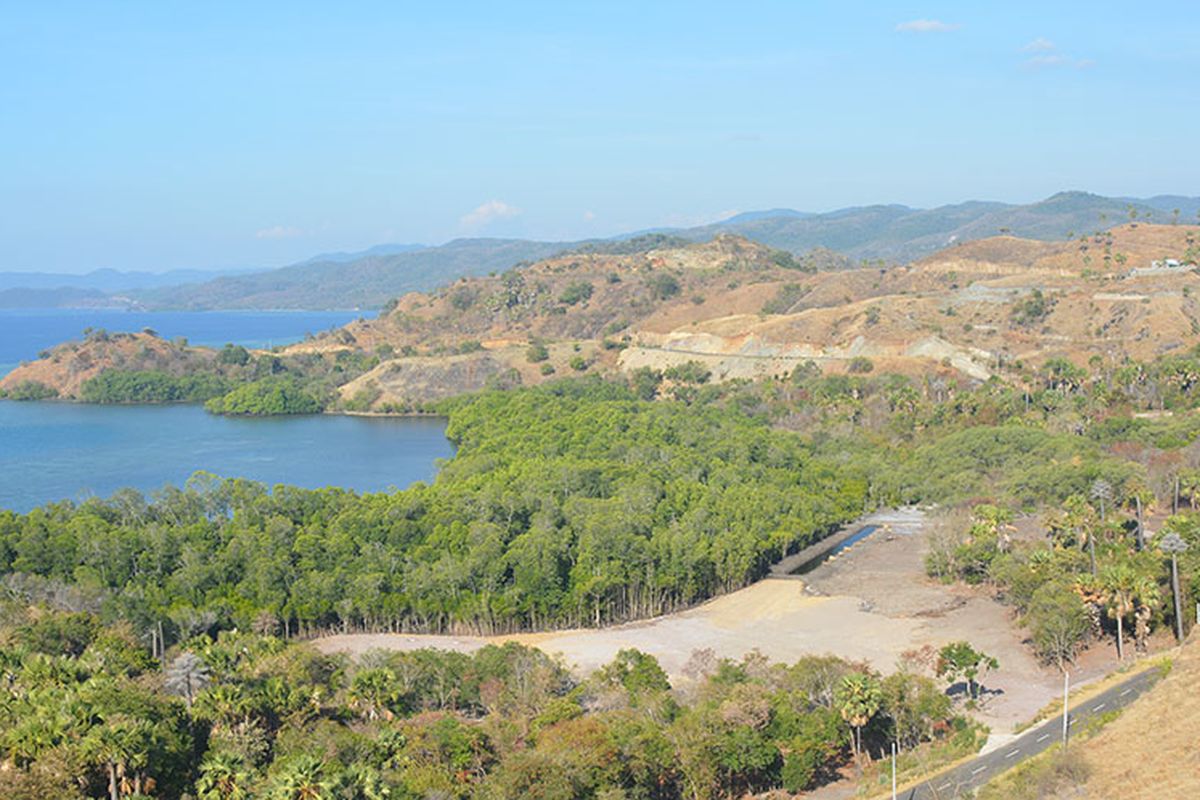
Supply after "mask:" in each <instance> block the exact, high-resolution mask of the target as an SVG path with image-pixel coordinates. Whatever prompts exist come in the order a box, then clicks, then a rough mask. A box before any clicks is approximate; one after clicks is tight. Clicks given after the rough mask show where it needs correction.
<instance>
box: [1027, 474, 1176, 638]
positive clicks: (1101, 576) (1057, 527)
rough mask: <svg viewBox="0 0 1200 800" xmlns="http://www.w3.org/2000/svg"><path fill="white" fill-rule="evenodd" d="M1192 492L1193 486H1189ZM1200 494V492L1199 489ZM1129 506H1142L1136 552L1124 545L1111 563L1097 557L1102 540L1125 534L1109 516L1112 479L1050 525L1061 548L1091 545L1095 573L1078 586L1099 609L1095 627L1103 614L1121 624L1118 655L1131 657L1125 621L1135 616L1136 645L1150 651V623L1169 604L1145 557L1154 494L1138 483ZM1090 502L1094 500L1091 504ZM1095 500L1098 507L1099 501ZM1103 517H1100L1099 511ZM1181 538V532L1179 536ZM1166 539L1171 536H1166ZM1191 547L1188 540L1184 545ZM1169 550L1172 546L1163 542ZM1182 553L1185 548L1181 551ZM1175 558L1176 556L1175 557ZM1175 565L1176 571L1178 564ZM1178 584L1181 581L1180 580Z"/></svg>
mask: <svg viewBox="0 0 1200 800" xmlns="http://www.w3.org/2000/svg"><path fill="white" fill-rule="evenodd" d="M1188 490H1189V492H1190V490H1191V487H1190V484H1189V487H1188ZM1197 493H1198V494H1200V492H1197ZM1126 495H1127V497H1126V500H1128V505H1129V506H1132V507H1133V508H1134V509H1136V520H1135V521H1134V524H1135V528H1134V533H1135V537H1136V541H1135V542H1134V543H1133V547H1132V552H1130V550H1129V549H1122V550H1121V551H1119V552H1114V553H1111V554H1110V557H1109V560H1107V562H1106V563H1104V564H1100V563H1099V562H1098V561H1097V556H1096V543H1097V540H1098V539H1102V537H1108V538H1110V539H1111V538H1112V537H1113V536H1119V535H1120V534H1121V533H1123V532H1124V531H1123V527H1122V526H1121V525H1119V524H1117V523H1116V522H1110V520H1109V519H1108V513H1109V511H1110V510H1111V509H1112V508H1113V507H1114V505H1116V502H1117V492H1116V490H1115V489H1114V487H1113V486H1112V484H1110V483H1109V482H1108V481H1105V480H1103V479H1098V480H1096V481H1095V482H1094V483H1093V484H1092V486H1091V488H1090V490H1089V492H1088V498H1086V499H1085V498H1084V497H1082V496H1074V497H1071V498H1068V499H1067V500H1066V501H1065V502H1064V504H1063V508H1062V512H1061V514H1060V515H1059V516H1058V517H1057V519H1055V520H1053V521H1052V523H1051V525H1050V536H1051V539H1052V541H1053V542H1054V544H1055V545H1056V546H1071V545H1078V546H1081V547H1084V548H1086V549H1087V552H1088V561H1089V566H1090V574H1089V575H1084V576H1082V577H1081V578H1080V579H1079V580H1078V582H1077V586H1076V590H1077V591H1078V593H1079V595H1080V597H1081V598H1082V599H1083V601H1084V603H1085V604H1086V605H1087V606H1088V607H1089V609H1090V610H1091V611H1092V612H1093V621H1094V625H1095V627H1099V624H1098V623H1099V621H1100V615H1099V613H1098V612H1101V611H1102V612H1103V613H1104V615H1106V616H1107V617H1108V618H1109V619H1111V620H1112V621H1113V622H1115V623H1116V628H1117V657H1118V659H1121V660H1123V659H1124V658H1125V624H1126V622H1127V621H1129V620H1132V622H1133V624H1134V639H1135V642H1136V649H1137V650H1138V651H1139V652H1144V651H1145V649H1146V640H1147V638H1148V637H1149V635H1150V626H1151V622H1152V620H1153V618H1154V614H1155V613H1156V612H1158V611H1159V610H1161V608H1162V605H1163V591H1162V588H1161V586H1160V581H1159V578H1160V575H1159V570H1158V569H1157V568H1156V566H1155V564H1154V563H1153V561H1152V560H1150V559H1147V558H1144V557H1139V556H1141V554H1142V553H1145V552H1146V551H1147V548H1148V542H1147V535H1146V531H1145V525H1144V511H1145V509H1146V508H1147V507H1148V506H1149V504H1150V503H1151V502H1153V494H1152V493H1149V492H1146V491H1139V489H1138V487H1134V488H1133V489H1132V490H1130V491H1128V492H1126ZM1089 500H1090V501H1091V502H1089ZM1093 504H1094V505H1093ZM1097 512H1098V514H1099V518H1098V519H1097V518H1096V514H1097ZM1173 536H1174V538H1175V539H1179V537H1178V535H1177V534H1174V535H1173ZM1163 541H1164V542H1165V541H1166V538H1165V537H1164V540H1163ZM1180 543H1181V544H1182V545H1183V549H1186V543H1183V542H1182V540H1180ZM1159 545H1160V547H1159V549H1161V550H1162V551H1163V553H1164V554H1168V555H1170V553H1168V548H1165V547H1163V546H1162V545H1163V542H1160V543H1159ZM1176 552H1182V550H1177V551H1176ZM1172 561H1173V562H1174V558H1172ZM1173 569H1176V568H1175V567H1174V566H1173ZM1174 583H1177V581H1174ZM1174 594H1175V595H1176V596H1175V616H1176V618H1179V616H1180V614H1181V612H1182V609H1181V608H1180V599H1179V597H1178V595H1179V592H1178V591H1177V590H1176V591H1175V592H1174ZM1176 627H1177V629H1178V633H1177V635H1180V636H1181V635H1182V627H1181V626H1179V625H1177V626H1176Z"/></svg>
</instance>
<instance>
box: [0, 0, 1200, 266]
mask: <svg viewBox="0 0 1200 800" xmlns="http://www.w3.org/2000/svg"><path fill="white" fill-rule="evenodd" d="M1198 41H1200V5H1197V4H1196V3H1194V2H1159V3H1156V4H1149V5H1140V4H1130V3H1127V2H1126V3H1108V2H1091V3H1046V2H1038V3H1027V2H1008V3H969V4H968V3H885V2H878V3H845V2H842V3H819V2H788V3H760V2H740V3H704V2H689V3H668V2H660V3H646V2H643V3H622V2H605V3H595V4H590V3H562V2H555V3H520V2H509V3H456V4H440V3H421V4H417V3H365V2H358V3H355V2H347V3H341V4H330V3H303V2H287V3H266V2H260V3H221V2H203V3H201V2H195V3H163V2H145V3H136V2H107V3H98V2H87V3H70V2H54V3H36V2H16V1H15V0H6V1H4V2H0V76H3V77H0V107H2V108H3V114H2V116H0V245H2V247H0V254H2V258H0V270H24V269H36V270H46V271H66V272H82V271H87V270H90V269H94V268H97V267H114V268H121V269H151V270H162V269H170V268H177V267H227V266H236V265H246V266H270V265H276V264H284V263H289V262H291V261H295V260H298V259H301V258H305V257H307V256H309V255H312V254H314V253H317V252H321V251H326V250H334V249H360V248H363V247H367V246H370V245H372V244H377V243H380V242H414V241H415V242H429V243H437V242H441V241H445V240H447V239H451V238H454V237H457V236H474V235H497V236H531V237H538V238H563V239H566V238H579V237H584V236H593V235H608V234H613V233H617V232H620V231H626V230H631V229H637V228H644V227H650V226H657V225H664V224H667V225H669V224H694V223H699V222H705V221H710V220H712V219H715V218H717V217H720V216H722V215H724V214H727V213H730V212H734V211H739V210H750V209H758V208H769V207H775V206H788V207H792V208H798V209H804V210H814V211H819V210H828V209H833V208H837V207H842V206H847V205H860V204H869V203H890V202H896V203H905V204H909V205H915V206H931V205H939V204H943V203H950V202H958V201H961V200H966V199H996V200H1005V201H1014V202H1018V201H1020V202H1023V201H1030V200H1035V199H1039V198H1041V197H1044V196H1047V195H1049V194H1052V193H1053V192H1055V191H1058V190H1061V189H1068V188H1076V189H1085V190H1089V191H1094V192H1098V193H1102V194H1110V195H1150V194H1159V193H1179V194H1200V89H1198V88H1197V83H1196V76H1197V75H1198V74H1200V69H1198V68H1200V47H1198V46H1197V44H1196V43H1197V42H1198Z"/></svg>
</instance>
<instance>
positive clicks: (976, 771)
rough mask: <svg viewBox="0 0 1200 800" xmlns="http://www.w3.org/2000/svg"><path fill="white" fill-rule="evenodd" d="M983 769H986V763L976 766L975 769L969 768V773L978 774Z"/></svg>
mask: <svg viewBox="0 0 1200 800" xmlns="http://www.w3.org/2000/svg"><path fill="white" fill-rule="evenodd" d="M985 769H987V765H986V764H985V765H983V766H982V767H976V768H975V769H973V770H971V774H972V775H978V774H979V773H981V772H983V771H984V770H985Z"/></svg>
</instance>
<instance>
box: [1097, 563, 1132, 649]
mask: <svg viewBox="0 0 1200 800" xmlns="http://www.w3.org/2000/svg"><path fill="white" fill-rule="evenodd" d="M1100 583H1101V586H1102V587H1103V589H1104V597H1105V602H1106V605H1107V606H1108V616H1109V617H1110V618H1111V619H1114V620H1116V622H1117V659H1118V660H1124V659H1125V617H1127V616H1129V614H1130V612H1132V611H1133V608H1134V604H1135V602H1136V598H1137V590H1138V574H1137V573H1136V572H1135V571H1134V570H1133V568H1132V567H1130V566H1129V565H1128V564H1110V565H1109V566H1107V567H1105V568H1104V571H1103V572H1102V573H1101V575H1100Z"/></svg>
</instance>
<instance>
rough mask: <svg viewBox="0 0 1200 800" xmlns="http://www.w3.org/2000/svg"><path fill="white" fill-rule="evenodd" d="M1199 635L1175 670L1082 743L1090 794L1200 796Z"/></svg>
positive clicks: (1132, 798)
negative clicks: (1198, 746)
mask: <svg viewBox="0 0 1200 800" xmlns="http://www.w3.org/2000/svg"><path fill="white" fill-rule="evenodd" d="M1198 743H1200V638H1197V636H1195V635H1193V637H1192V641H1191V643H1190V644H1188V645H1187V646H1186V647H1184V648H1183V650H1182V652H1181V653H1180V656H1179V658H1177V659H1176V660H1175V666H1174V668H1173V669H1172V670H1171V673H1170V674H1169V675H1168V676H1167V677H1166V679H1164V680H1163V682H1162V683H1161V684H1159V685H1158V686H1156V687H1155V688H1154V689H1153V690H1152V691H1151V692H1150V693H1149V694H1147V695H1146V696H1145V697H1143V698H1141V699H1140V700H1138V701H1137V702H1136V703H1134V704H1133V705H1132V706H1130V707H1129V709H1128V710H1126V711H1125V713H1123V714H1122V715H1121V716H1120V717H1118V718H1117V719H1115V720H1114V721H1112V722H1111V723H1109V724H1108V725H1107V726H1105V727H1104V729H1103V730H1101V731H1100V733H1099V734H1097V735H1096V736H1095V737H1094V738H1093V739H1090V740H1088V741H1087V743H1086V744H1084V746H1083V754H1084V762H1085V763H1086V764H1087V767H1088V772H1089V773H1090V774H1089V777H1088V780H1087V783H1086V784H1085V787H1086V794H1085V795H1084V796H1086V797H1095V798H1108V797H1120V798H1123V800H1137V798H1146V799H1147V800H1150V798H1155V800H1157V799H1158V798H1165V797H1200V749H1198V748H1197V744H1198Z"/></svg>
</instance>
